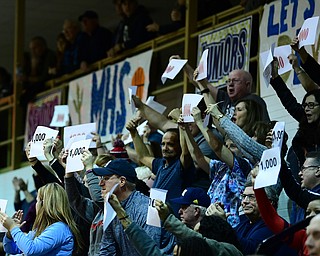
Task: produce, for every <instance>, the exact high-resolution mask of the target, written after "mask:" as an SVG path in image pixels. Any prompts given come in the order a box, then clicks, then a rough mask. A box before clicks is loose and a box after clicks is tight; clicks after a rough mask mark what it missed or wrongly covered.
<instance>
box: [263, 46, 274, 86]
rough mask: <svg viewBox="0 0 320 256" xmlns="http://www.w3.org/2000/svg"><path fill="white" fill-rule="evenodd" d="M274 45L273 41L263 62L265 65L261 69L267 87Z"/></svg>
mask: <svg viewBox="0 0 320 256" xmlns="http://www.w3.org/2000/svg"><path fill="white" fill-rule="evenodd" d="M274 47H275V43H273V44H272V45H271V47H270V50H269V53H268V56H267V60H266V62H265V66H264V69H263V78H264V82H265V84H266V86H267V87H269V84H270V78H271V70H272V66H271V65H272V61H273V55H274Z"/></svg>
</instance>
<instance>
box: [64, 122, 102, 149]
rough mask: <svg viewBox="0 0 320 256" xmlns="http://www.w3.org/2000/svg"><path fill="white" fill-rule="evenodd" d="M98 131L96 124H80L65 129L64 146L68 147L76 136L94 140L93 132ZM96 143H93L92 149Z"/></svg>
mask: <svg viewBox="0 0 320 256" xmlns="http://www.w3.org/2000/svg"><path fill="white" fill-rule="evenodd" d="M95 131H96V123H87V124H79V125H73V126H67V127H64V135H63V145H65V146H66V145H68V142H69V140H70V139H71V138H72V137H76V136H85V138H86V139H92V138H93V135H92V134H91V132H95ZM95 147H96V143H95V142H94V141H91V144H90V148H95Z"/></svg>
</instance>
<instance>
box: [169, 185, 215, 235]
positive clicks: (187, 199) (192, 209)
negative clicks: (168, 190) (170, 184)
mask: <svg viewBox="0 0 320 256" xmlns="http://www.w3.org/2000/svg"><path fill="white" fill-rule="evenodd" d="M171 202H172V203H175V204H178V205H180V209H179V212H178V213H179V215H180V218H181V221H182V222H183V223H184V224H186V225H187V226H188V227H190V228H192V229H194V228H195V226H196V225H197V224H198V223H200V221H201V220H202V218H203V216H205V213H206V210H207V207H209V205H210V197H209V196H208V195H207V193H206V192H205V191H204V190H203V189H202V188H192V187H189V188H186V189H185V190H184V191H183V192H182V195H181V196H180V197H178V198H173V199H171Z"/></svg>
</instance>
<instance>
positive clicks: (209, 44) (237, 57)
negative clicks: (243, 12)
mask: <svg viewBox="0 0 320 256" xmlns="http://www.w3.org/2000/svg"><path fill="white" fill-rule="evenodd" d="M251 24H252V17H251V16H249V17H246V18H244V19H241V20H238V21H235V22H233V23H230V24H228V25H226V26H223V27H220V28H217V29H215V30H212V31H209V32H206V33H204V34H201V35H199V38H198V60H200V58H201V55H202V52H204V50H205V49H209V53H208V80H209V82H211V83H212V84H213V85H214V86H219V85H222V84H225V81H226V78H227V76H228V74H229V72H230V71H232V70H234V69H245V70H249V59H250V43H251V40H250V39H251V36H250V34H251Z"/></svg>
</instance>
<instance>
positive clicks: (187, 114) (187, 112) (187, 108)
mask: <svg viewBox="0 0 320 256" xmlns="http://www.w3.org/2000/svg"><path fill="white" fill-rule="evenodd" d="M202 98H203V96H202V95H199V94H192V93H186V94H184V95H183V98H182V116H183V121H184V122H185V123H192V122H194V119H193V116H192V115H191V111H192V109H193V108H194V107H196V106H197V105H198V104H199V102H200V101H201V99H202Z"/></svg>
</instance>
